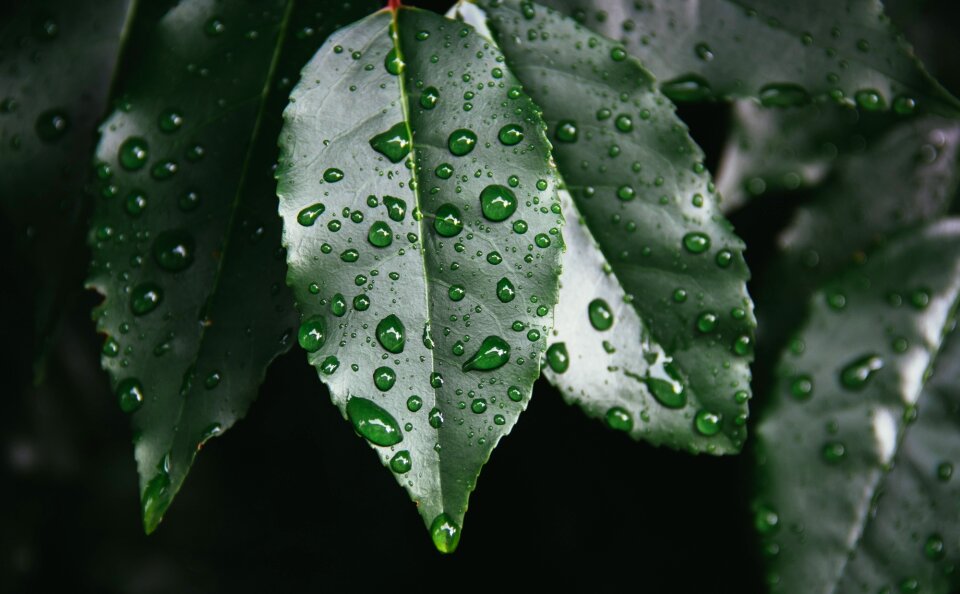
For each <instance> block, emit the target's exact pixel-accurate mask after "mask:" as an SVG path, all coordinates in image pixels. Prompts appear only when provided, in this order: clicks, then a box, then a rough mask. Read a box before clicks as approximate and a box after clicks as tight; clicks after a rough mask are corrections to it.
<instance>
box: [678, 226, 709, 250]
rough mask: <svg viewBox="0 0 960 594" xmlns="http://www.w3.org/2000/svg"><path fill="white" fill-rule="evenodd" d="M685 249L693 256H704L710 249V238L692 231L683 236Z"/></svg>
mask: <svg viewBox="0 0 960 594" xmlns="http://www.w3.org/2000/svg"><path fill="white" fill-rule="evenodd" d="M683 247H685V248H686V249H687V251H688V252H690V253H691V254H702V253H703V252H705V251H707V250H708V249H710V236H709V235H707V234H706V233H701V232H699V231H692V232H690V233H687V234H686V235H684V236H683Z"/></svg>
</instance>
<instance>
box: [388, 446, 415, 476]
mask: <svg viewBox="0 0 960 594" xmlns="http://www.w3.org/2000/svg"><path fill="white" fill-rule="evenodd" d="M412 466H413V460H412V459H411V458H410V452H409V451H408V450H400V451H399V452H397V453H396V454H394V455H393V458H390V470H392V471H394V472H396V473H397V474H406V473H408V472H410V468H411V467H412Z"/></svg>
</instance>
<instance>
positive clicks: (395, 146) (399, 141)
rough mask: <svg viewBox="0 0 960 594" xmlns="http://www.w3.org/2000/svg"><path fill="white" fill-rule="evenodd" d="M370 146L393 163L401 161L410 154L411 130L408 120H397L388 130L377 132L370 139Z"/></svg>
mask: <svg viewBox="0 0 960 594" xmlns="http://www.w3.org/2000/svg"><path fill="white" fill-rule="evenodd" d="M370 146H371V147H373V150H375V151H377V152H378V153H380V154H381V155H383V156H385V157H386V158H388V159H390V162H391V163H399V162H400V161H402V160H403V159H404V157H406V156H407V155H408V154H410V131H409V130H408V129H407V124H406V122H397V123H396V124H394V125H393V126H391V127H390V129H389V130H387V131H386V132H381V133H380V134H377V135H376V136H374V137H373V138H371V139H370Z"/></svg>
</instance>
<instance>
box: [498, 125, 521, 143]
mask: <svg viewBox="0 0 960 594" xmlns="http://www.w3.org/2000/svg"><path fill="white" fill-rule="evenodd" d="M497 138H499V139H500V142H501V143H503V144H505V145H507V146H513V145H515V144H519V143H520V141H522V140H523V128H522V127H520V126H519V125H517V124H507V125H506V126H504V127H503V128H500V132H499V133H498V134H497Z"/></svg>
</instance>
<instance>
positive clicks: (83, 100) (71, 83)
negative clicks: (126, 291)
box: [0, 0, 129, 369]
mask: <svg viewBox="0 0 960 594" xmlns="http://www.w3.org/2000/svg"><path fill="white" fill-rule="evenodd" d="M128 4H129V2H128V1H127V0H104V1H96V2H95V1H92V0H86V1H83V0H81V1H78V0H36V1H31V2H16V3H12V5H10V6H9V7H7V6H6V5H5V6H4V8H3V9H2V10H3V12H4V13H6V14H4V16H3V18H2V19H0V55H2V56H3V58H2V60H3V68H2V69H0V89H2V90H0V189H2V191H0V218H2V221H3V228H4V230H5V233H4V238H5V241H4V246H6V248H7V249H10V248H12V250H13V253H14V255H15V261H16V262H18V269H17V270H16V272H15V275H16V277H17V281H16V282H8V283H6V285H7V286H6V287H5V290H4V292H3V293H4V300H5V302H6V301H7V299H9V301H8V302H6V303H5V307H4V309H5V310H7V311H18V312H25V313H26V314H27V315H25V316H21V317H20V318H19V319H18V320H16V321H14V322H12V324H15V325H16V330H14V326H11V328H10V331H11V334H13V333H14V332H16V334H18V335H19V336H20V337H19V338H18V339H17V342H18V344H19V348H20V349H22V350H23V351H26V355H27V356H26V357H25V360H24V361H23V362H22V363H23V364H21V365H17V364H14V366H13V368H18V367H19V368H20V369H29V363H31V362H33V361H32V360H31V359H32V357H35V356H38V355H42V352H43V350H44V346H45V343H46V341H47V340H48V338H49V335H50V334H51V332H52V331H53V329H54V326H55V325H56V322H57V320H58V319H59V313H60V311H61V310H62V308H63V307H64V305H65V304H66V299H67V296H68V295H69V293H70V288H71V287H72V286H73V284H74V283H76V285H78V286H79V284H80V279H81V274H82V270H83V266H84V262H83V260H82V259H83V258H84V256H83V252H82V250H78V249H76V246H82V244H83V220H84V216H85V215H86V207H87V206H88V201H87V200H86V197H85V195H84V193H83V192H82V191H81V190H80V188H82V185H83V182H84V181H85V176H86V175H87V174H88V172H89V169H88V167H87V163H88V155H89V154H90V151H91V150H92V148H93V141H94V138H95V135H94V132H95V128H96V124H97V122H98V120H99V118H100V117H101V116H102V114H103V113H104V111H105V109H106V103H107V98H108V94H109V89H110V80H111V75H112V74H113V71H114V66H115V64H116V61H117V53H118V48H119V47H120V45H121V34H122V33H123V31H124V22H125V19H126V16H127V9H128ZM5 251H6V250H5ZM78 256H79V257H78ZM31 326H32V327H31ZM20 327H22V328H23V332H20V331H19V330H20ZM24 335H26V336H24ZM38 362H39V361H38Z"/></svg>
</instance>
